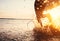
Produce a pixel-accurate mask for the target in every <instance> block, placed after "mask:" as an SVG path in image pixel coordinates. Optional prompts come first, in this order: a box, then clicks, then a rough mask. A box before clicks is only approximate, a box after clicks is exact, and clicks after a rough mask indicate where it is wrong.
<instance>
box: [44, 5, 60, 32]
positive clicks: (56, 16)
mask: <svg viewBox="0 0 60 41" xmlns="http://www.w3.org/2000/svg"><path fill="white" fill-rule="evenodd" d="M43 14H44V15H46V16H47V18H48V19H49V20H51V21H50V23H51V24H52V25H53V26H54V28H56V29H58V30H59V31H60V5H59V6H56V7H55V8H52V9H50V10H47V11H44V12H43Z"/></svg>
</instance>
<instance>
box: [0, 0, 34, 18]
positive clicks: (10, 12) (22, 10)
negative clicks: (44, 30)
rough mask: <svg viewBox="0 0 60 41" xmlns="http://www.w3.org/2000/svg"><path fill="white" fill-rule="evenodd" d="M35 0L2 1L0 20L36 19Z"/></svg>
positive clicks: (0, 3) (0, 1)
mask: <svg viewBox="0 0 60 41" xmlns="http://www.w3.org/2000/svg"><path fill="white" fill-rule="evenodd" d="M34 1H35V0H0V18H21V19H33V18H35V10H34Z"/></svg>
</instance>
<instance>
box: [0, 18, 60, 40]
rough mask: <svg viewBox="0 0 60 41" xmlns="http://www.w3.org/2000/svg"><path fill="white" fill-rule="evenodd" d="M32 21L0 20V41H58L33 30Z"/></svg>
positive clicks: (58, 38) (56, 38)
mask: <svg viewBox="0 0 60 41" xmlns="http://www.w3.org/2000/svg"><path fill="white" fill-rule="evenodd" d="M34 28H35V26H34V22H33V19H8V18H1V19H0V41H60V37H48V35H47V36H45V34H44V33H41V32H39V31H36V30H34Z"/></svg>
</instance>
